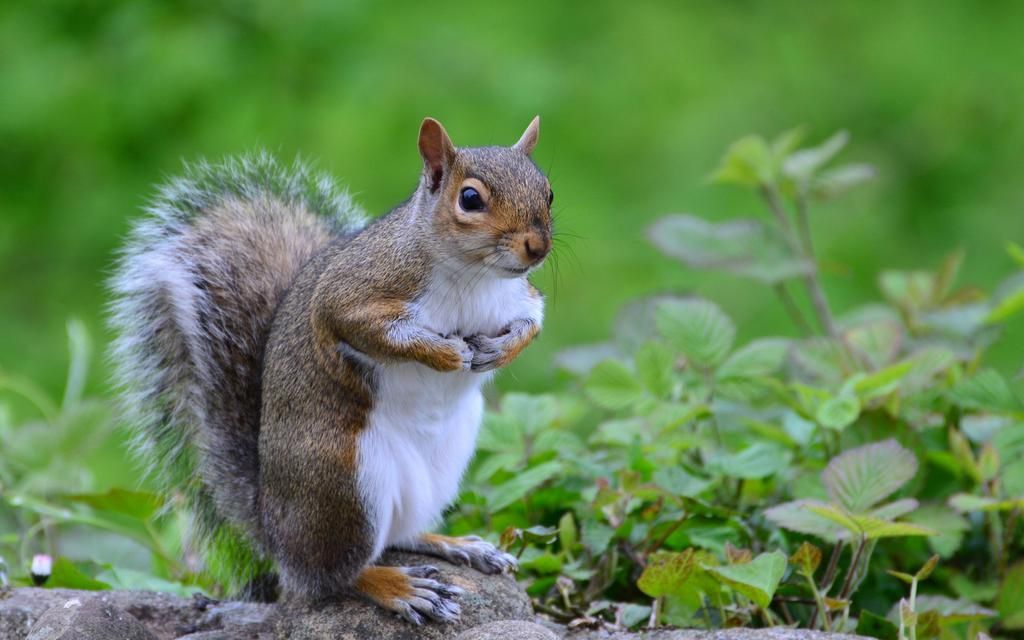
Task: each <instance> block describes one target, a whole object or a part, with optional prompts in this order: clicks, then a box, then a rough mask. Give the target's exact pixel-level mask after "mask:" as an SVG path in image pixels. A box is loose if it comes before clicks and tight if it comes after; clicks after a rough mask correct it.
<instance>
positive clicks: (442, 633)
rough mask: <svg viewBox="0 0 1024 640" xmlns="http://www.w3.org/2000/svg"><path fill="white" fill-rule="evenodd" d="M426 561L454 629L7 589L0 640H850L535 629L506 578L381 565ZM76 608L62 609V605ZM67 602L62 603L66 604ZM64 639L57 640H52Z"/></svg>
mask: <svg viewBox="0 0 1024 640" xmlns="http://www.w3.org/2000/svg"><path fill="white" fill-rule="evenodd" d="M425 563H429V564H433V565H435V566H437V567H438V568H439V569H440V570H441V576H440V579H442V580H444V581H447V582H449V583H451V584H453V585H455V586H458V587H460V588H461V589H463V590H464V591H465V593H464V594H463V595H462V596H460V600H459V602H460V604H461V607H462V619H461V620H460V621H459V622H458V623H457V624H448V625H444V624H437V623H429V624H426V625H424V626H422V627H414V626H412V625H411V624H409V623H408V622H405V621H404V620H402V619H400V618H398V616H396V615H394V614H392V613H390V612H387V611H384V610H382V609H380V608H378V607H376V606H374V605H371V604H369V603H367V602H364V601H362V600H360V599H357V598H344V599H340V600H337V601H334V602H331V603H327V604H319V605H314V604H310V603H302V602H298V601H290V602H282V603H279V604H275V605H272V604H259V603H253V602H217V601H214V600H210V599H209V598H204V597H202V596H196V597H194V598H179V597H176V596H172V595H169V594H166V593H152V592H147V591H72V590H68V589H34V588H28V589H15V590H13V591H10V592H0V640H25V639H26V638H31V639H32V640H37V639H44V638H45V639H50V638H60V639H61V640H105V639H106V638H125V639H129V640H154V639H156V640H171V639H174V638H178V639H181V640H242V639H246V640H249V639H251V640H270V639H273V638H291V639H294V640H303V639H307V638H309V639H312V638H332V639H333V638H337V639H341V640H348V639H351V640H356V639H358V640H364V639H367V640H368V639H373V640H376V639H381V640H386V639H388V638H393V639H396V640H412V639H419V638H425V639H427V640H435V639H441V638H445V639H448V638H456V639H457V640H500V639H505V638H508V639H510V640H553V639H558V638H564V639H565V640H638V639H641V640H840V639H847V640H850V639H853V638H855V637H856V636H843V635H836V634H824V633H816V632H812V631H803V630H794V629H778V628H776V629H761V630H751V629H731V630H728V631H712V632H708V631H694V630H657V631H652V632H646V633H622V632H618V633H609V632H605V631H590V630H573V631H567V630H566V629H565V627H562V626H559V625H555V624H553V623H550V622H547V623H545V624H537V622H536V621H535V618H534V615H533V610H532V609H531V607H530V600H529V598H528V597H527V595H526V593H525V592H524V591H523V589H522V587H520V586H519V585H518V584H516V582H515V580H514V579H513V578H511V577H509V576H485V575H482V574H480V573H479V572H477V571H475V570H473V569H470V568H468V567H459V566H455V565H452V564H449V563H446V562H442V561H439V560H437V559H436V558H425V557H422V556H413V555H410V554H392V555H388V556H385V558H384V561H383V562H382V564H395V565H403V564H404V565H413V564H425ZM69 602H70V603H75V602H77V604H70V605H68V603H69ZM66 605H68V606H66ZM61 634H63V635H61Z"/></svg>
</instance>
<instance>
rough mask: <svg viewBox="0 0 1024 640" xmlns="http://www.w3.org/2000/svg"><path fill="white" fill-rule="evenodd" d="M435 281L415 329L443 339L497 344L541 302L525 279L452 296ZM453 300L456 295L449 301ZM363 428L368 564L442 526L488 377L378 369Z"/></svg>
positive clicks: (462, 289)
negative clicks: (496, 338) (485, 338)
mask: <svg viewBox="0 0 1024 640" xmlns="http://www.w3.org/2000/svg"><path fill="white" fill-rule="evenodd" d="M452 284H453V283H452V282H451V281H450V280H447V279H445V278H435V279H434V281H433V283H432V284H431V285H430V286H428V288H427V291H426V292H425V294H424V295H422V296H421V297H420V299H419V300H418V301H417V304H416V315H417V319H418V323H419V324H421V325H422V326H424V327H426V328H427V329H429V330H431V331H435V332H437V333H439V334H442V335H445V334H450V333H455V332H458V333H459V334H461V335H463V336H468V335H473V334H477V333H484V334H488V335H497V334H498V333H499V332H500V331H501V330H502V329H503V328H504V327H505V326H507V325H508V324H509V323H510V322H512V321H513V320H516V319H519V318H527V317H530V318H535V319H537V320H538V321H539V320H540V315H541V313H542V305H543V302H542V301H541V300H540V299H539V298H536V297H532V296H530V295H529V289H528V286H527V283H526V281H525V280H522V279H516V280H505V279H497V278H485V279H484V281H481V282H479V283H476V284H474V285H472V286H469V287H467V286H466V283H461V284H460V285H458V286H455V287H453V286H452ZM452 292H456V293H455V294H454V295H453V293H452ZM378 367H379V375H378V387H377V393H376V395H375V397H374V408H373V410H372V411H371V412H370V416H369V424H368V427H367V429H365V430H364V431H363V433H362V434H361V435H360V437H359V445H358V446H359V488H360V492H361V493H362V494H363V498H364V500H365V502H364V504H366V505H368V506H369V507H370V511H371V513H369V514H368V515H369V517H370V518H371V520H372V522H373V525H374V530H375V534H376V540H375V544H374V558H376V557H377V556H378V555H379V554H380V553H381V552H382V551H383V550H384V549H385V548H386V547H388V546H391V545H396V544H400V543H402V542H407V541H411V540H413V539H414V538H416V536H418V535H420V534H421V533H424V532H426V531H427V530H429V529H430V528H431V527H432V526H434V525H436V524H437V523H438V521H439V520H440V517H441V514H442V512H443V511H444V508H445V507H446V506H447V505H449V504H450V503H451V502H452V501H453V500H454V499H455V498H456V497H457V496H458V491H459V482H460V480H461V479H462V474H463V472H464V471H465V469H466V466H467V465H468V464H469V461H470V458H472V456H473V449H474V446H475V444H476V436H477V431H478V429H479V427H480V421H481V419H482V416H483V395H482V394H481V391H480V389H481V387H482V386H483V385H484V383H486V382H487V381H488V380H489V379H490V377H491V374H489V373H472V372H468V371H467V372H439V371H434V370H433V369H430V368H429V367H427V366H425V365H422V364H419V363H416V362H403V363H394V364H379V365H378Z"/></svg>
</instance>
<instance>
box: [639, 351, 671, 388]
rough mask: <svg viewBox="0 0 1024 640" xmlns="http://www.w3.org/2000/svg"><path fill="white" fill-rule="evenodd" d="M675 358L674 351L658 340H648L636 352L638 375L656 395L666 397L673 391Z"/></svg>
mask: <svg viewBox="0 0 1024 640" xmlns="http://www.w3.org/2000/svg"><path fill="white" fill-rule="evenodd" d="M674 360H675V357H674V356H673V355H672V352H671V351H670V350H669V349H667V348H666V347H665V346H664V345H660V344H658V343H656V342H647V343H645V344H644V345H643V346H641V347H640V349H639V350H638V351H637V352H636V356H635V359H634V362H635V364H636V373H637V377H638V378H640V380H641V381H642V382H643V384H644V386H645V387H647V390H648V391H650V392H651V393H652V394H653V395H654V396H655V397H658V398H664V397H666V396H668V395H669V393H671V392H672V365H673V362H674Z"/></svg>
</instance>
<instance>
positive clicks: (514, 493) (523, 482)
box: [487, 460, 562, 511]
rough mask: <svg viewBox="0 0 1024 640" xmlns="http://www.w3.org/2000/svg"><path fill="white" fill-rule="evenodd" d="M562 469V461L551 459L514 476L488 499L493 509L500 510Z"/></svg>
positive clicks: (496, 489)
mask: <svg viewBox="0 0 1024 640" xmlns="http://www.w3.org/2000/svg"><path fill="white" fill-rule="evenodd" d="M561 471H562V463H561V462H560V461H558V460H551V461H548V462H544V463H541V464H539V465H537V466H536V467H532V468H530V469H527V470H526V471H523V472H521V473H519V474H518V475H515V476H513V477H512V478H511V479H509V480H508V481H506V482H505V483H504V484H501V485H498V486H497V487H495V488H494V490H493V491H492V492H491V495H490V497H489V498H488V500H487V507H488V508H489V509H490V510H491V511H500V510H501V509H504V508H505V507H507V506H508V505H510V504H512V503H513V502H515V501H517V500H520V499H522V497H523V496H525V495H526V494H527V493H529V492H530V491H532V490H534V489H536V488H537V487H539V486H540V485H542V484H544V483H545V482H547V481H548V480H550V479H551V478H553V477H554V476H556V475H558V474H559V473H561Z"/></svg>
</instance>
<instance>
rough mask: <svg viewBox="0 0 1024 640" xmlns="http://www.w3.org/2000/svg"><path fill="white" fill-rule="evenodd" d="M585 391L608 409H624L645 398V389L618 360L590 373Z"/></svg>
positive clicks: (605, 363)
mask: <svg viewBox="0 0 1024 640" xmlns="http://www.w3.org/2000/svg"><path fill="white" fill-rule="evenodd" d="M584 389H585V390H586V392H587V395H589V396H590V397H591V399H593V401H594V402H596V403H597V404H599V405H601V406H602V407H605V408H607V409H624V408H626V407H628V406H630V405H632V404H634V403H636V402H637V401H639V400H640V399H641V398H643V397H644V387H643V385H642V384H640V381H639V380H637V379H636V377H635V376H634V375H633V372H632V371H630V370H629V369H627V368H626V365H624V364H622V363H621V362H619V361H618V360H605V361H604V362H602V363H601V364H599V365H597V366H596V367H594V370H593V371H591V372H590V377H589V378H588V379H587V382H586V384H585V385H584Z"/></svg>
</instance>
